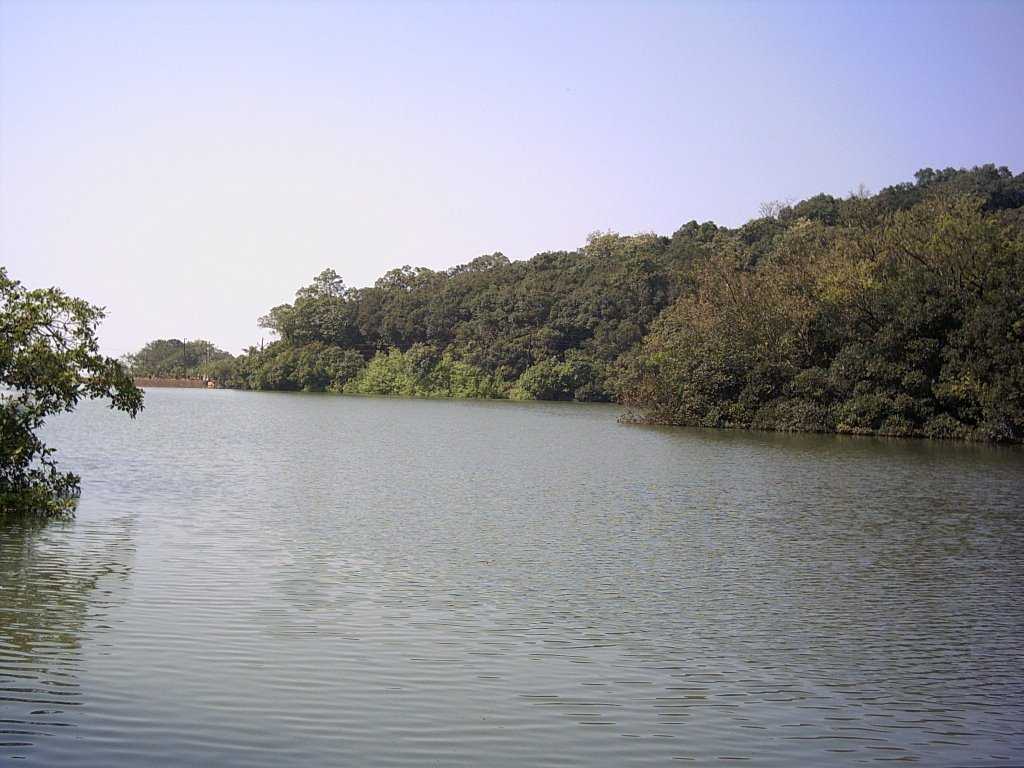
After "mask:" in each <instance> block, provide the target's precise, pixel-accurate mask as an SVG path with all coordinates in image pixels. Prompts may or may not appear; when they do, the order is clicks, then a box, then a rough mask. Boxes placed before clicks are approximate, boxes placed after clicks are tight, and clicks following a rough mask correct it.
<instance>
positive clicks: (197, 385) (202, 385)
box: [133, 376, 217, 389]
mask: <svg viewBox="0 0 1024 768" xmlns="http://www.w3.org/2000/svg"><path fill="white" fill-rule="evenodd" d="M133 381H134V382H135V386H137V387H141V388H142V389H146V388H147V387H173V388H178V389H216V388H217V382H215V381H213V380H212V379H210V380H207V379H168V378H159V377H148V376H136V377H135V378H134V379H133Z"/></svg>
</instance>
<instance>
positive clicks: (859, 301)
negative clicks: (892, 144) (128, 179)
mask: <svg viewBox="0 0 1024 768" xmlns="http://www.w3.org/2000/svg"><path fill="white" fill-rule="evenodd" d="M1022 233H1024V174H1018V175H1014V174H1013V173H1011V172H1010V171H1009V170H1008V169H1007V168H1004V167H997V166H995V165H984V166H979V167H977V168H972V169H969V170H963V169H952V168H946V169H941V170H934V169H930V168H925V169H923V170H921V171H919V172H918V173H917V174H916V175H915V178H914V181H912V182H908V183H905V184H897V185H894V186H892V187H887V188H885V189H883V190H881V191H880V192H879V193H878V194H875V195H872V194H869V193H868V192H866V191H865V190H863V188H860V190H859V191H857V192H855V193H851V194H850V195H849V196H847V197H844V198H841V197H835V196H832V195H825V194H822V195H816V196H814V197H810V198H808V199H807V200H803V201H800V202H796V203H791V204H790V203H771V204H766V205H764V206H762V210H761V215H760V216H758V217H757V218H755V219H752V220H751V221H749V222H747V223H745V224H744V225H743V226H741V227H737V228H728V227H719V226H717V225H715V224H714V223H712V222H704V223H698V222H696V221H690V222H688V223H686V224H684V225H683V226H682V227H680V228H679V229H678V230H676V232H675V233H674V234H673V235H672V236H671V237H661V236H658V235H655V234H649V233H647V234H639V235H633V236H622V235H618V234H615V233H610V232H605V233H602V232H596V233H594V234H592V235H591V236H590V237H589V238H588V239H587V242H586V244H585V245H584V246H583V247H581V248H579V249H577V250H575V251H553V252H545V253H539V254H537V255H536V256H534V257H533V258H532V259H529V260H528V261H518V262H511V261H509V260H508V259H507V258H506V257H505V256H504V255H502V254H501V253H492V254H485V255H482V256H479V257H477V258H476V259H473V260H472V261H470V262H469V263H467V264H462V265H459V266H456V267H452V268H450V269H448V270H444V271H436V270H431V269H426V268H413V267H410V266H403V267H400V268H397V269H393V270H391V271H389V272H387V273H385V274H384V275H383V276H382V277H381V278H380V279H379V280H377V282H376V283H374V285H372V286H369V287H367V288H349V287H346V286H345V284H344V282H343V281H342V280H341V278H340V277H339V276H338V275H337V274H336V273H335V272H334V271H333V270H325V271H324V272H322V273H321V274H320V275H318V276H317V277H315V278H314V279H313V282H312V283H311V284H310V285H308V286H306V287H303V288H300V289H299V290H298V291H297V292H296V294H295V300H294V301H293V302H292V303H290V304H282V305H280V306H278V307H274V308H273V309H272V310H271V311H270V312H269V313H268V314H267V315H266V316H265V317H264V318H262V319H261V324H262V325H264V327H267V328H269V329H271V330H272V331H274V332H275V333H276V334H277V336H278V340H277V341H275V342H274V343H272V344H270V345H269V346H267V347H266V348H265V349H260V350H257V349H250V350H248V351H247V352H246V354H244V355H242V356H240V357H238V358H236V359H234V360H232V361H230V362H219V363H218V369H217V370H218V373H217V378H218V381H223V382H224V383H225V384H227V385H228V386H236V387H242V388H250V389H285V390H287V389H292V390H311V391H322V390H332V391H345V392H350V393H362V394H373V393H376V394H401V395H413V396H457V397H515V398H535V399H551V400H618V401H620V402H626V403H628V404H629V405H631V406H632V407H633V409H634V412H635V413H636V414H637V416H638V417H640V418H645V419H648V420H651V421H658V422H666V423H672V424H702V425H710V426H744V427H757V428H766V429H801V430H821V431H842V432H853V433H873V434H887V435H931V436H936V437H962V438H970V439H985V440H1010V441H1016V440H1020V439H1021V426H1020V425H1021V413H1022V404H1021V397H1022V394H1021V393H1022V391H1024V387H1022V376H1024V374H1022V371H1021V361H1020V356H1021V354H1022V348H1024V347H1022V344H1021V328H1022V326H1021V325H1020V322H1021V316H1022V308H1021V302H1022V298H1021V290H1022V288H1021V286H1022V279H1021V269H1022V266H1021V240H1022V237H1024V235H1022Z"/></svg>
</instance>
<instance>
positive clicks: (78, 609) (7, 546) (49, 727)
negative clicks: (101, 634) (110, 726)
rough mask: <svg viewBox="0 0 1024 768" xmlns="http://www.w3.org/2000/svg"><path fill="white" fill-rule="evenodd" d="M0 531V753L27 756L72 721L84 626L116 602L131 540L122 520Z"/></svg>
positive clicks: (19, 525) (29, 524) (99, 621)
mask: <svg viewBox="0 0 1024 768" xmlns="http://www.w3.org/2000/svg"><path fill="white" fill-rule="evenodd" d="M2 532H3V536H2V538H0V755H3V756H9V757H27V756H29V755H30V754H31V748H32V747H33V745H34V744H35V743H36V742H38V741H39V740H43V739H46V738H48V737H52V736H54V735H55V734H56V733H57V732H58V729H61V728H67V727H72V726H74V725H75V724H76V722H77V720H78V717H77V715H76V708H78V707H81V706H82V704H83V703H84V702H83V699H82V691H81V686H80V683H79V672H80V668H81V663H82V661H81V655H80V650H81V649H80V645H81V642H82V633H83V628H84V627H85V625H86V623H87V622H92V623H93V624H96V625H98V626H101V627H102V626H103V620H104V617H105V616H106V614H107V611H108V610H109V609H110V608H111V607H112V606H114V605H115V604H116V603H117V602H118V600H119V599H120V593H121V590H122V589H123V586H124V582H125V580H126V579H127V577H128V575H129V573H130V563H131V557H132V553H133V551H134V544H133V540H132V532H131V524H130V522H129V521H126V520H109V521H106V522H105V523H104V525H103V526H102V528H101V529H97V528H95V527H90V526H88V525H81V526H77V527H75V526H74V525H73V524H71V523H68V522H64V521H52V522H45V521H42V522H41V521H29V520H15V521H8V523H7V524H6V525H5V526H4V527H3V530H2Z"/></svg>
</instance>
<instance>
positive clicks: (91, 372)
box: [0, 267, 142, 515]
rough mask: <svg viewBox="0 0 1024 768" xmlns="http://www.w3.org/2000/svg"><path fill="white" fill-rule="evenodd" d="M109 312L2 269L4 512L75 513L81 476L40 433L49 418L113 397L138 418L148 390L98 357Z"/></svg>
mask: <svg viewBox="0 0 1024 768" xmlns="http://www.w3.org/2000/svg"><path fill="white" fill-rule="evenodd" d="M103 316H104V315H103V310H102V309H100V308H99V307H95V306H92V305H91V304H89V303H88V302H86V301H83V300H82V299H76V298H73V297H71V296H68V295H67V294H65V293H64V292H63V291H61V290H59V289H57V288H46V289H37V290H27V289H25V288H24V287H23V286H22V285H21V284H20V283H19V282H17V281H15V280H12V279H11V278H10V277H8V275H7V270H6V269H4V268H3V267H0V389H2V390H4V391H2V392H0V513H4V514H9V513H26V512H29V513H38V514H42V515H56V514H60V513H63V512H69V511H70V510H71V509H72V508H73V505H74V500H75V498H76V497H77V495H78V491H79V478H78V477H77V476H76V475H74V474H71V473H68V472H61V471H59V470H58V468H57V464H56V461H55V460H54V457H53V454H54V449H53V448H49V447H47V446H46V445H45V444H44V443H43V442H42V440H40V438H39V436H38V431H39V429H40V428H41V427H42V426H43V423H44V421H45V420H46V418H47V417H48V416H50V415H51V414H55V413H60V412H63V411H71V410H73V409H74V407H75V406H76V405H77V404H78V402H79V401H80V400H81V399H83V398H107V399H109V400H110V401H111V407H112V408H116V409H118V410H122V411H125V412H127V413H128V414H129V415H131V416H133V417H134V416H135V415H136V414H137V413H138V412H139V411H140V410H141V409H142V392H141V391H140V390H139V389H138V388H136V387H135V386H134V385H133V384H132V380H131V378H130V377H129V375H128V372H127V371H126V370H125V369H124V367H123V366H122V365H121V364H120V363H119V362H117V361H116V360H113V359H111V358H109V357H104V356H103V355H101V354H100V353H99V345H98V342H97V339H96V328H97V326H98V325H99V323H100V321H101V320H102V319H103Z"/></svg>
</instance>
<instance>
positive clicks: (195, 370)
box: [124, 339, 231, 379]
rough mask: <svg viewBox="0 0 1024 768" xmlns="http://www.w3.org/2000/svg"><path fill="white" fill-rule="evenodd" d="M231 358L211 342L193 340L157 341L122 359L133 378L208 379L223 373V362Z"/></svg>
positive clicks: (224, 368)
mask: <svg viewBox="0 0 1024 768" xmlns="http://www.w3.org/2000/svg"><path fill="white" fill-rule="evenodd" d="M230 359H231V355H230V354H228V353H227V352H225V351H224V350H223V349H218V348H217V347H215V346H214V345H213V344H212V343H211V342H209V341H205V340H203V339H193V340H192V341H187V342H183V341H181V340H180V339H156V340H155V341H151V342H149V343H148V344H147V345H146V346H144V347H143V348H142V349H140V350H139V351H138V352H136V353H135V354H134V355H128V356H127V357H126V358H125V361H124V362H125V364H126V365H127V366H128V370H129V371H130V372H131V374H132V376H152V377H155V378H182V379H183V378H194V377H204V376H205V377H209V378H219V377H218V376H215V375H212V374H213V373H217V372H219V373H221V374H222V375H223V372H224V371H226V370H230V369H229V368H226V367H225V365H224V361H226V360H230Z"/></svg>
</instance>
